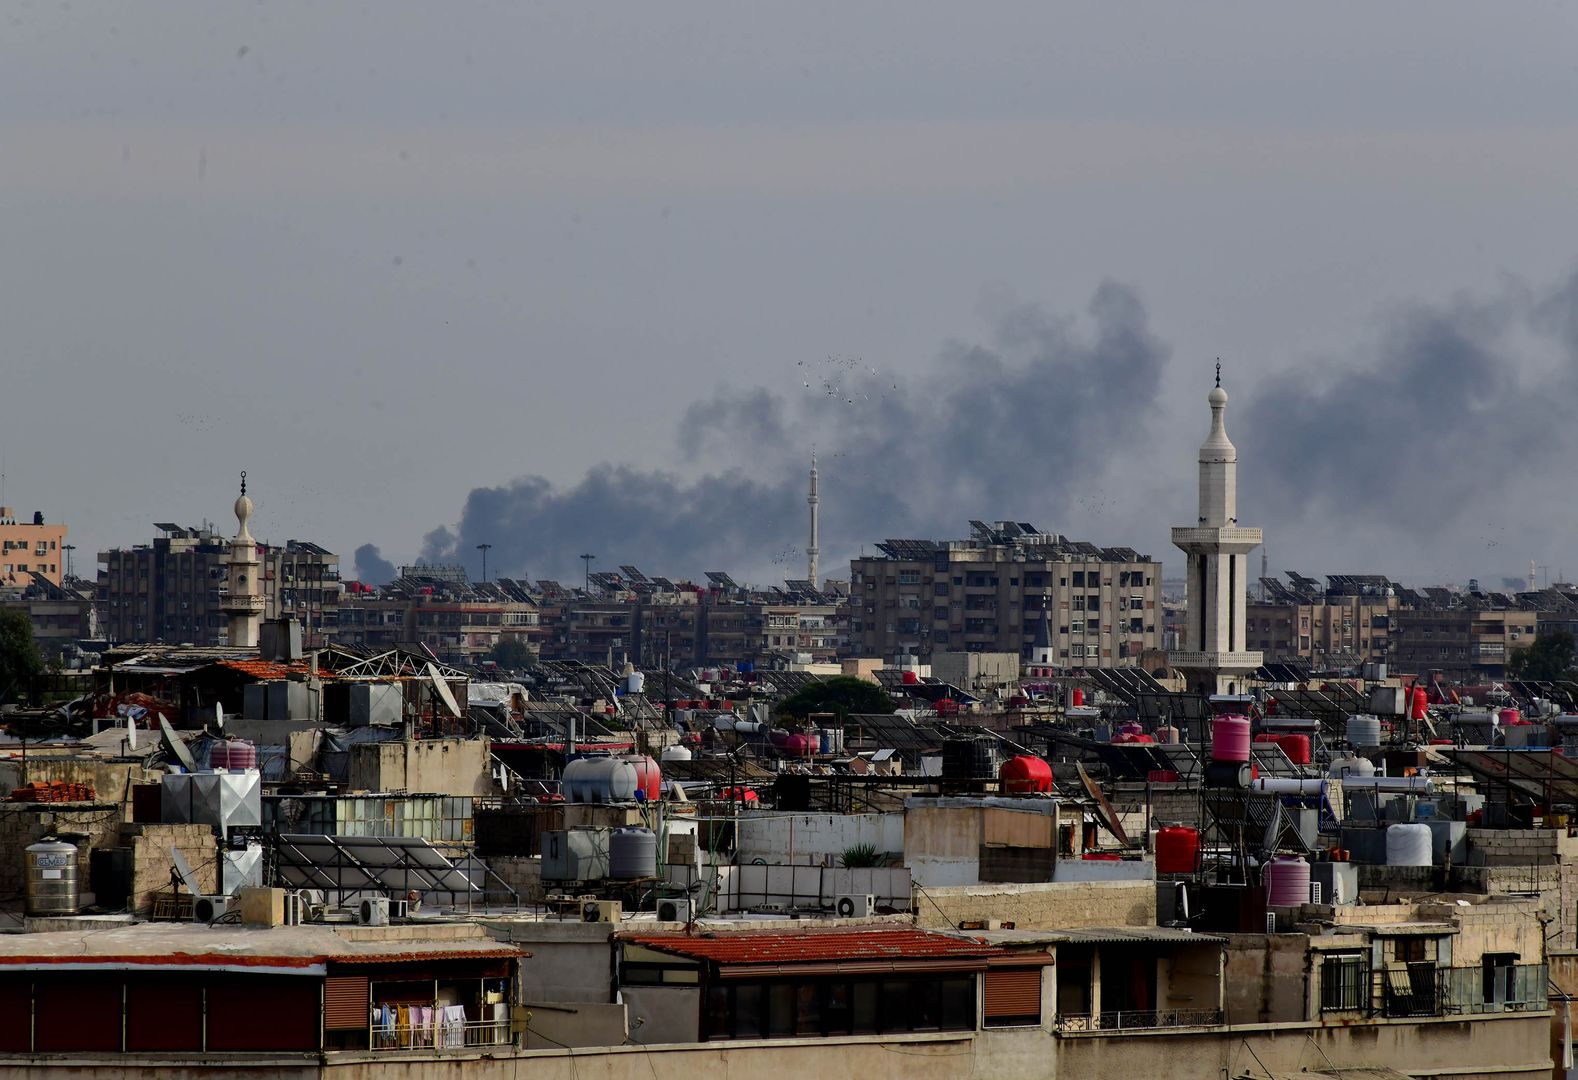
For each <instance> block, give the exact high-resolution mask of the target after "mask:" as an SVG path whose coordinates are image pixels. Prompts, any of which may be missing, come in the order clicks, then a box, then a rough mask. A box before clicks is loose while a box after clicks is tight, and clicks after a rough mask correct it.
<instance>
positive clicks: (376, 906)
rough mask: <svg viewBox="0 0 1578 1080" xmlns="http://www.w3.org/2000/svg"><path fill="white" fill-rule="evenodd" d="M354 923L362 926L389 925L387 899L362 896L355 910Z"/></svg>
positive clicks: (384, 897)
mask: <svg viewBox="0 0 1578 1080" xmlns="http://www.w3.org/2000/svg"><path fill="white" fill-rule="evenodd" d="M356 921H357V922H359V923H361V924H362V925H363V926H388V925H389V898H388V897H387V896H364V897H363V898H362V902H361V903H360V904H359V905H358V906H357V908H356Z"/></svg>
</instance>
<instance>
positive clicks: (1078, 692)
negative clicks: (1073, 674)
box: [1068, 686, 1085, 709]
mask: <svg viewBox="0 0 1578 1080" xmlns="http://www.w3.org/2000/svg"><path fill="white" fill-rule="evenodd" d="M1068 703H1069V704H1070V705H1072V706H1074V707H1075V708H1076V709H1077V708H1079V707H1080V706H1081V705H1083V704H1085V691H1084V690H1082V689H1081V688H1079V687H1077V686H1076V687H1074V689H1072V690H1070V691H1069V702H1068Z"/></svg>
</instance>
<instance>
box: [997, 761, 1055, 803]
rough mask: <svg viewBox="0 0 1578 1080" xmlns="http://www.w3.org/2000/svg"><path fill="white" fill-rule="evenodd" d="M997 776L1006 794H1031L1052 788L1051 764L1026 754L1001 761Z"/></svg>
mask: <svg viewBox="0 0 1578 1080" xmlns="http://www.w3.org/2000/svg"><path fill="white" fill-rule="evenodd" d="M997 778H998V780H999V781H1001V782H1002V789H1003V792H1004V793H1005V794H1008V795H1032V794H1037V793H1040V792H1047V791H1051V790H1052V766H1050V765H1048V764H1047V763H1046V762H1045V761H1043V760H1041V759H1040V758H1038V757H1031V756H1030V755H1028V754H1020V755H1019V756H1018V757H1011V758H1009V759H1008V760H1007V761H1005V762H1003V767H1002V768H1001V769H999V770H998V773H997Z"/></svg>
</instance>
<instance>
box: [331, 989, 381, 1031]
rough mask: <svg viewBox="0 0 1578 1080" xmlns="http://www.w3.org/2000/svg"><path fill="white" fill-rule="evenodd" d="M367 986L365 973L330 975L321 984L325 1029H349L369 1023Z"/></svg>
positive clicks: (364, 1026)
mask: <svg viewBox="0 0 1578 1080" xmlns="http://www.w3.org/2000/svg"><path fill="white" fill-rule="evenodd" d="M370 1000H371V998H370V996H369V988H368V985H367V976H365V975H331V976H329V978H328V979H327V980H326V981H325V982H324V984H323V1026H324V1029H325V1030H327V1031H351V1030H355V1029H357V1028H366V1027H367V1026H368V1024H369V1023H371V1015H370V1013H371V1006H370V1005H369V1004H368V1002H369V1001H370Z"/></svg>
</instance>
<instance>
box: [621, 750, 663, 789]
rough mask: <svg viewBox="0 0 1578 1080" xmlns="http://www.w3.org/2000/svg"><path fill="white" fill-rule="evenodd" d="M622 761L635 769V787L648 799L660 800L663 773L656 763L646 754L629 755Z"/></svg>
mask: <svg viewBox="0 0 1578 1080" xmlns="http://www.w3.org/2000/svg"><path fill="white" fill-rule="evenodd" d="M624 760H625V761H628V762H629V763H630V764H632V765H634V766H635V768H636V787H637V788H639V789H640V790H641V791H642V792H644V793H645V794H646V797H647V798H648V799H661V798H662V797H663V773H662V771H661V770H660V769H659V768H658V763H657V762H655V761H653V760H652V759H651V758H650V757H648V756H647V755H646V754H631V755H630V756H628V757H626V758H624Z"/></svg>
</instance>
